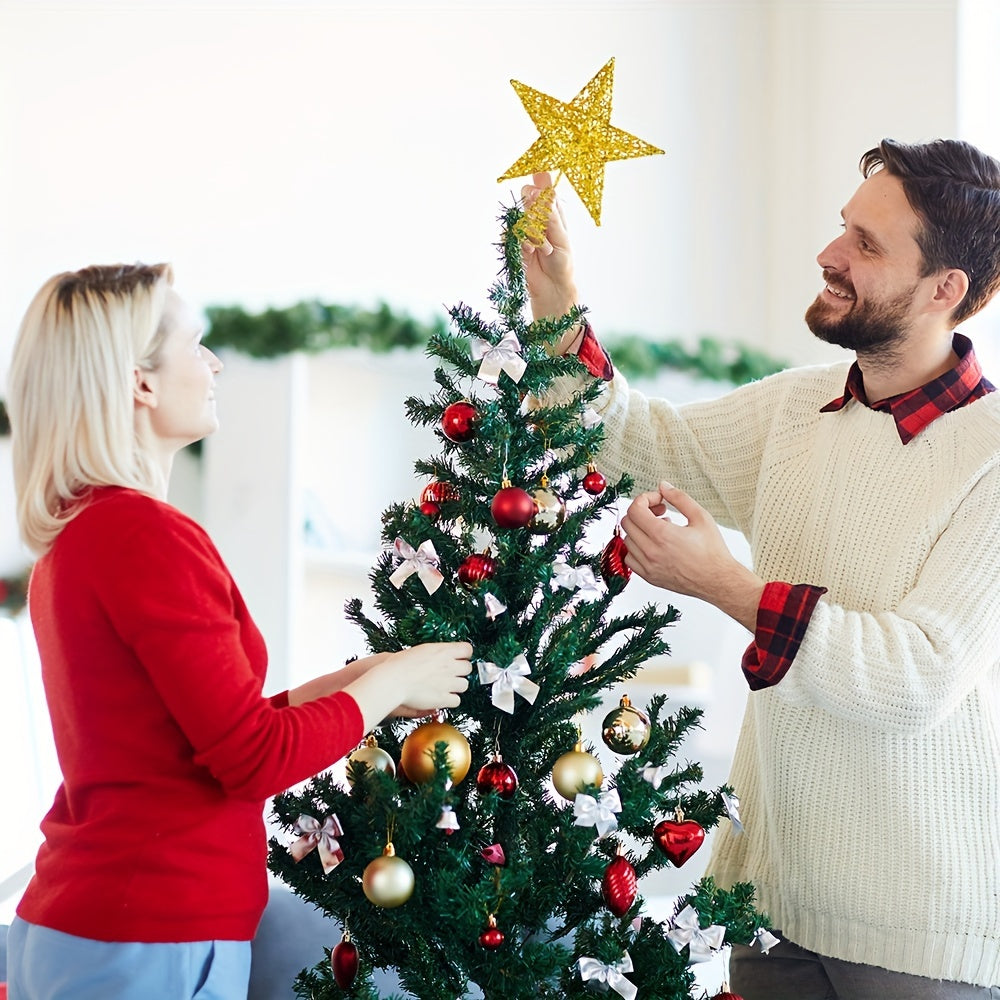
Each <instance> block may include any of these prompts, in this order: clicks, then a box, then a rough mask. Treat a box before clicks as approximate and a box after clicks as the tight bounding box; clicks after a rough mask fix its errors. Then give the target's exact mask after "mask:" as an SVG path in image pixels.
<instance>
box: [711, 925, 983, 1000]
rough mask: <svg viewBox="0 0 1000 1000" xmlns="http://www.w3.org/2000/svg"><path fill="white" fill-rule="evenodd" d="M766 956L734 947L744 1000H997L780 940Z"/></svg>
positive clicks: (734, 971) (733, 975) (734, 972)
mask: <svg viewBox="0 0 1000 1000" xmlns="http://www.w3.org/2000/svg"><path fill="white" fill-rule="evenodd" d="M775 933H777V935H778V937H780V938H782V940H781V944H780V945H777V946H775V947H774V948H773V949H771V951H769V952H768V953H767V954H766V955H762V954H761V953H760V952H759V951H757V950H756V949H753V948H746V947H744V946H742V945H735V946H734V947H733V954H732V957H731V959H730V962H729V981H730V983H731V984H732V989H733V992H734V993H737V994H739V995H740V996H741V997H743V1000H1000V988H997V987H996V986H972V985H971V984H970V983H951V982H942V981H941V980H939V979H925V978H924V977H923V976H908V975H905V974H904V973H902V972H889V970H888V969H880V968H877V967H876V966H874V965H858V964H857V963H855V962H843V961H841V960H840V959H839V958H827V957H826V956H824V955H817V954H816V952H814V951H807V950H806V949H805V948H800V947H799V946H798V945H797V944H793V943H792V942H791V941H789V940H788V939H787V938H784V937H783V936H782V934H781V932H780V931H776V932H775Z"/></svg>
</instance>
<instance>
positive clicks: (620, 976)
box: [577, 951, 639, 1000]
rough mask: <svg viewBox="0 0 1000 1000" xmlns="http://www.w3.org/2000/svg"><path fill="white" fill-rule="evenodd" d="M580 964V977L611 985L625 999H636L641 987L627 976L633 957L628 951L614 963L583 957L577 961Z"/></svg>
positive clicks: (584, 979) (603, 984) (587, 980)
mask: <svg viewBox="0 0 1000 1000" xmlns="http://www.w3.org/2000/svg"><path fill="white" fill-rule="evenodd" d="M577 965H579V966H580V978H581V979H582V980H583V981H584V982H585V983H586V982H594V983H600V984H601V985H602V986H610V987H611V989H613V990H614V991H615V992H616V993H617V994H618V995H619V996H622V997H624V998H625V1000H635V998H636V996H637V994H638V992H639V988H638V987H637V986H636V985H635V983H633V982H632V981H631V980H628V979H626V978H625V976H624V973H626V972H631V971H632V957H631V955H629V953H628V952H627V951H626V952H625V953H624V954H623V955H622V957H621V961H619V962H615V964H614V965H605V964H604V963H603V962H602V961H600V959H597V958H587V957H586V956H584V957H583V958H581V959H579V960H578V961H577Z"/></svg>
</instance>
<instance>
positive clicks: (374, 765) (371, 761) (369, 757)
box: [347, 734, 396, 787]
mask: <svg viewBox="0 0 1000 1000" xmlns="http://www.w3.org/2000/svg"><path fill="white" fill-rule="evenodd" d="M347 762H348V764H364V765H365V766H366V767H370V768H371V769H372V770H373V771H384V772H385V773H386V774H388V775H390V776H392V775H394V774H395V773H396V762H395V761H394V760H393V759H392V757H390V756H389V754H387V753H386V752H385V750H383V749H382V748H381V747H380V746H379V745H378V740H377V739H375V736H374V735H372V734H369V735H368V736H367V737H366V738H365V741H364V743H362V744H361V746H359V747H358V748H357V750H355V751H354V753H352V754H351V755H350V756H349V757H348V758H347ZM347 782H348V784H350V785H351V786H352V787H353V785H354V781H353V780H352V778H351V769H350V768H348V769H347Z"/></svg>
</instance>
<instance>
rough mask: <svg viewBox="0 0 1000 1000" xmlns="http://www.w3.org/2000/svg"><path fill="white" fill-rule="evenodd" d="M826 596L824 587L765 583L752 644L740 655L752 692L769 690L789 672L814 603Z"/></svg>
mask: <svg viewBox="0 0 1000 1000" xmlns="http://www.w3.org/2000/svg"><path fill="white" fill-rule="evenodd" d="M825 593H826V587H814V586H812V585H811V584H808V583H800V584H791V583H781V582H772V583H768V584H765V586H764V593H763V594H762V595H761V598H760V605H759V606H758V608H757V630H756V632H755V633H754V641H753V642H751V643H750V645H749V646H748V647H747V650H746V652H745V653H744V654H743V664H742V665H743V675H744V676H745V677H746V679H747V684H749V685H750V690H751V691H759V690H760V689H761V688H765V687H771V686H773V685H775V684H777V683H778V682H779V681H780V680H781V678H782V677H784V676H785V674H786V673H788V668H789V667H790V666H791V665H792V660H794V659H795V654H796V653H797V652H798V651H799V646H800V645H801V643H802V637H803V636H804V635H805V633H806V628H807V627H808V625H809V620H810V618H812V613H813V609H814V608H815V607H816V602H817V601H818V600H819V599H820V598H821V597H822V596H823V595H824V594H825Z"/></svg>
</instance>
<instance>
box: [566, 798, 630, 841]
mask: <svg viewBox="0 0 1000 1000" xmlns="http://www.w3.org/2000/svg"><path fill="white" fill-rule="evenodd" d="M621 811H622V800H621V798H620V797H619V796H618V789H617V788H609V789H608V790H607V791H606V792H601V797H600V798H599V799H595V798H594V796H593V795H577V797H576V798H575V799H574V800H573V815H574V816H575V817H576V820H575V821H574V824H573V825H574V826H596V827H597V835H598V836H599V837H604V836H606V835H607V834H609V833H610V832H611V831H612V830H617V829H618V817H617V816H616V815H615V813H620V812H621Z"/></svg>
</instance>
